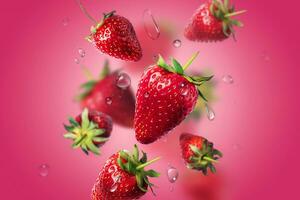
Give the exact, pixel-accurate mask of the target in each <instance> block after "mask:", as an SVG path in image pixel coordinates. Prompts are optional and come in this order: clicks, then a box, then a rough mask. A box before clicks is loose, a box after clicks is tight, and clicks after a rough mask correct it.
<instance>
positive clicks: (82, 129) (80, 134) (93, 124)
mask: <svg viewBox="0 0 300 200" xmlns="http://www.w3.org/2000/svg"><path fill="white" fill-rule="evenodd" d="M69 121H70V125H64V126H65V129H66V130H67V131H68V132H67V133H66V134H65V135H64V137H65V138H68V139H71V140H73V142H74V143H73V145H72V147H73V148H79V147H80V148H81V149H82V150H83V152H84V153H86V154H88V151H91V152H93V153H94V154H97V155H99V149H98V148H99V147H100V146H102V145H103V144H104V143H105V142H106V141H107V140H108V138H109V136H110V133H111V131H112V120H111V118H110V116H108V115H106V114H104V113H100V112H97V111H91V112H89V111H88V109H84V110H83V112H82V113H81V115H78V116H77V117H76V119H73V118H69Z"/></svg>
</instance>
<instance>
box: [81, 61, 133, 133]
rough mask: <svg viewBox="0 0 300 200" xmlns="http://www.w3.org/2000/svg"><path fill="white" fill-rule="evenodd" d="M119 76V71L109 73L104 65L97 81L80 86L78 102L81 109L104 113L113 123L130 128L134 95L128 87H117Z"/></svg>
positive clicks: (106, 65)
mask: <svg viewBox="0 0 300 200" xmlns="http://www.w3.org/2000/svg"><path fill="white" fill-rule="evenodd" d="M119 76H120V74H119V71H115V72H112V73H110V70H109V67H108V63H106V64H105V66H104V68H103V71H102V73H101V75H100V78H99V80H91V81H88V82H87V83H85V84H83V85H82V86H81V87H82V88H83V89H84V92H83V93H82V94H81V95H80V96H79V100H80V102H81V107H82V108H88V109H89V110H97V111H100V112H104V113H106V114H108V115H110V116H111V117H112V119H113V121H114V122H115V123H118V124H120V125H122V126H126V127H132V125H133V117H134V110H135V98H134V94H133V91H132V89H131V87H130V86H128V87H126V88H122V87H121V88H120V87H119V86H118V84H117V81H118V79H119Z"/></svg>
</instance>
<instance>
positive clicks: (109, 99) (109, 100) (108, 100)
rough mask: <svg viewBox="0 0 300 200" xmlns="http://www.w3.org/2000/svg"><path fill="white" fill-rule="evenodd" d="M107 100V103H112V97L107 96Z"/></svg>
mask: <svg viewBox="0 0 300 200" xmlns="http://www.w3.org/2000/svg"><path fill="white" fill-rule="evenodd" d="M105 102H106V104H107V105H111V104H112V98H111V97H106V98H105Z"/></svg>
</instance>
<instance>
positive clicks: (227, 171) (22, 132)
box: [0, 0, 300, 200]
mask: <svg viewBox="0 0 300 200" xmlns="http://www.w3.org/2000/svg"><path fill="white" fill-rule="evenodd" d="M201 2H203V1H197V0H186V1H170V0H165V1H157V0H152V1H142V0H141V1H128V0H126V1H125V0H113V1H112V0H110V1H100V0H97V1H96V0H84V1H83V3H84V4H85V5H86V7H87V9H88V10H89V11H90V13H91V14H92V15H93V16H95V17H97V18H100V17H101V14H102V13H103V12H106V11H110V10H113V9H116V10H117V11H118V13H119V14H121V15H124V16H126V17H127V18H129V19H130V20H131V21H132V23H133V25H134V26H135V25H137V24H141V23H142V13H143V10H145V9H147V8H148V9H151V10H152V12H153V13H154V15H155V17H156V18H157V19H158V22H159V21H160V19H168V20H171V21H172V22H173V23H174V24H175V26H176V27H177V29H176V30H177V32H176V35H175V37H174V39H177V38H178V39H181V40H182V46H181V47H180V48H177V49H175V48H174V49H173V50H174V53H173V56H174V57H176V58H178V59H179V60H180V61H185V60H186V59H187V58H188V57H189V56H190V55H191V54H192V53H193V52H195V51H197V50H199V51H200V56H199V57H198V59H197V61H196V62H195V63H194V64H193V66H191V69H201V67H206V68H210V69H211V71H213V72H214V74H215V79H216V80H219V84H218V87H217V90H216V93H217V96H218V101H217V102H216V103H215V104H213V105H212V106H213V108H214V111H215V112H216V118H215V120H214V121H212V122H211V121H209V120H207V119H206V118H203V120H201V122H197V123H196V124H193V125H190V124H189V125H182V126H181V127H179V128H178V129H176V130H174V133H173V134H171V135H170V136H169V137H168V138H167V142H168V143H170V145H171V146H172V148H168V149H164V150H161V149H162V148H161V147H162V146H164V141H159V142H158V143H156V144H153V145H148V146H145V145H140V146H141V147H142V148H143V149H145V150H146V151H148V152H149V156H150V157H155V156H158V155H161V156H162V157H163V159H162V160H161V161H159V162H158V163H156V164H154V165H153V167H155V168H157V169H158V171H160V172H161V173H162V176H161V177H160V178H159V179H158V180H154V183H155V184H156V185H157V186H158V188H157V189H156V192H157V197H153V196H152V194H150V193H149V194H147V195H145V196H144V197H143V199H148V200H150V199H159V200H164V199H179V200H191V199H197V198H192V197H191V196H190V194H188V192H187V191H186V190H185V186H184V185H185V183H184V177H185V176H186V174H190V173H191V172H188V171H187V169H185V168H184V166H183V163H182V161H181V159H180V151H179V149H178V146H177V143H178V141H177V139H178V134H180V132H181V131H183V130H186V131H190V132H194V133H199V134H202V135H204V136H206V137H207V138H209V139H210V140H213V141H214V142H215V145H216V146H217V147H218V148H219V149H220V150H221V151H223V153H224V158H223V159H222V161H221V162H220V163H219V164H218V166H217V168H218V174H217V176H216V177H218V184H217V186H215V185H210V186H208V187H211V188H210V189H211V190H212V191H213V193H217V194H218V195H217V197H215V198H214V200H241V199H243V200H248V199H249V200H250V199H251V200H253V199H273V200H275V199H300V195H299V191H298V189H299V181H298V178H300V176H299V175H300V174H299V171H298V170H299V167H300V165H299V163H300V161H299V155H298V149H297V145H298V143H299V130H300V129H299V128H300V127H299V124H300V123H299V114H300V112H299V100H300V99H299V96H300V95H299V83H298V80H299V76H300V74H299V72H300V70H299V62H298V61H299V53H300V51H299V44H300V43H299V42H300V40H299V34H300V32H299V31H298V30H299V25H300V24H299V21H298V19H297V18H298V14H297V13H298V7H299V6H300V4H299V2H298V1H296V0H290V1H288V2H286V3H281V2H278V1H271V0H264V1H245V0H240V1H239V0H235V4H236V7H237V8H242V9H247V10H248V13H247V14H245V15H243V16H241V17H240V19H241V20H242V21H243V22H244V23H245V28H243V29H239V30H238V31H237V40H238V42H234V41H233V40H227V41H224V42H222V43H213V44H201V43H193V42H189V41H187V40H185V39H184V38H183V35H182V29H183V27H184V25H185V24H186V23H187V21H188V20H189V18H190V16H191V15H192V13H193V12H194V10H195V9H196V8H197V7H198V6H199V5H200V3H201ZM1 4H2V5H1V7H0V11H1V12H0V19H1V27H2V28H1V33H0V34H1V37H0V40H1V46H2V48H1V54H0V55H1V63H2V64H1V69H2V70H1V71H2V77H1V79H0V85H1V97H2V98H1V104H2V115H1V156H0V163H1V164H0V166H1V170H0V184H1V185H0V191H1V192H0V195H1V198H0V199H13V200H16V199H22V200H23V199H31V200H40V199H43V200H50V199H51V200H52V199H53V200H54V199H55V200H58V199H61V200H75V199H78V200H83V199H89V198H90V192H91V188H92V185H93V183H94V181H95V179H96V177H97V174H98V172H99V170H100V167H101V165H102V164H103V163H104V161H105V160H106V158H107V157H109V156H110V155H111V154H112V153H114V152H115V151H117V150H119V149H121V148H131V147H132V145H133V144H134V143H136V140H135V138H134V136H133V130H129V129H125V128H122V127H119V126H115V127H114V131H113V133H112V137H111V140H110V141H109V142H108V143H107V144H106V145H104V146H103V148H102V152H103V154H102V156H100V157H96V156H89V157H87V156H85V155H84V154H83V153H82V152H81V151H74V150H72V149H71V148H70V142H69V141H66V140H64V139H63V137H62V134H63V133H64V130H63V127H62V123H63V122H66V117H67V116H69V115H75V114H77V113H78V112H79V108H78V105H77V104H76V103H74V102H73V101H72V98H73V96H74V94H75V93H76V92H77V88H78V85H79V84H80V83H82V82H83V81H84V77H83V75H82V71H81V67H80V66H81V64H84V65H86V66H88V67H90V68H91V69H92V70H93V71H94V72H97V71H99V69H100V66H102V63H103V60H104V59H105V58H107V56H105V55H101V54H100V53H99V52H98V51H97V50H96V49H94V47H93V46H91V45H90V44H88V43H87V42H86V41H85V40H84V39H83V38H84V36H86V35H87V34H88V33H89V27H90V25H91V23H90V21H89V20H88V19H87V18H86V17H85V16H84V15H83V14H82V12H81V11H80V9H79V7H78V5H77V4H76V2H75V1H73V0H68V1H67V0H66V1H58V0H52V1H34V0H30V1H29V0H28V1H6V2H3V3H1ZM66 18H68V19H69V23H68V25H67V26H64V25H63V22H62V21H63V20H64V19H66ZM170 45H172V44H170ZM78 48H83V49H85V50H86V56H85V58H84V59H82V60H81V64H79V65H78V64H75V62H74V59H75V57H79V55H78V53H77V51H78ZM110 60H111V63H112V64H113V68H118V66H121V65H123V64H124V62H122V61H119V60H116V59H110ZM226 74H230V75H231V76H232V77H233V79H234V83H233V84H231V85H228V84H225V83H222V82H221V81H220V80H221V78H222V76H223V75H226ZM138 78H139V75H133V74H132V85H133V87H134V89H136V84H137V81H138ZM43 163H47V164H48V165H49V167H50V168H49V174H48V176H46V177H41V176H40V175H39V170H38V167H39V166H40V165H41V164H43ZM168 163H170V164H171V165H173V166H174V167H176V168H178V169H179V173H180V174H179V179H178V181H177V182H176V183H175V184H174V190H173V191H170V187H171V184H170V183H168V181H167V178H166V175H165V171H166V169H167V167H168ZM192 174H193V173H192ZM193 175H196V174H195V173H194V174H193ZM216 177H214V178H216ZM195 178H199V179H205V178H204V177H203V176H201V175H198V177H196V176H195ZM199 192H200V189H199ZM198 199H199V200H211V199H212V198H210V199H209V198H204V197H203V198H202V197H201V194H199V198H198Z"/></svg>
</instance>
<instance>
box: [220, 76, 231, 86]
mask: <svg viewBox="0 0 300 200" xmlns="http://www.w3.org/2000/svg"><path fill="white" fill-rule="evenodd" d="M222 80H223V82H224V83H227V84H232V83H233V78H232V76H230V75H225V76H223V78H222Z"/></svg>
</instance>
